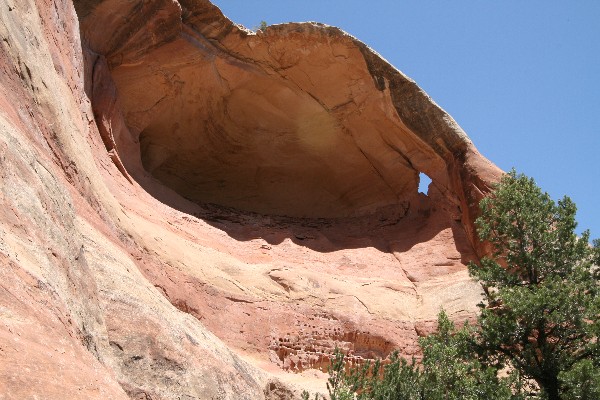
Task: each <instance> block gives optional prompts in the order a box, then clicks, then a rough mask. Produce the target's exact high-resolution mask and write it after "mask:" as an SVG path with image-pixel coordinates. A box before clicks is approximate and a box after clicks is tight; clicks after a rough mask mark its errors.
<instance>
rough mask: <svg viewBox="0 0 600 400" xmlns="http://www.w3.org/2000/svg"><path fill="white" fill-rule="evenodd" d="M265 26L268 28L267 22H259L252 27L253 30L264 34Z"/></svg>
mask: <svg viewBox="0 0 600 400" xmlns="http://www.w3.org/2000/svg"><path fill="white" fill-rule="evenodd" d="M267 26H269V24H267V21H260V24H259V25H258V26H255V27H254V30H255V31H263V32H264V31H266V30H267Z"/></svg>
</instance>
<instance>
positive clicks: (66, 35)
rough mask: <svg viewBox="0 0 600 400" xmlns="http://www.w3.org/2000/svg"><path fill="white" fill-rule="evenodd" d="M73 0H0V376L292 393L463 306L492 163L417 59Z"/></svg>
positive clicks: (191, 9)
mask: <svg viewBox="0 0 600 400" xmlns="http://www.w3.org/2000/svg"><path fill="white" fill-rule="evenodd" d="M74 3H75V4H74V5H73V4H72V3H71V2H70V1H68V0H8V2H7V3H4V4H2V5H0V19H1V24H0V36H1V39H2V41H0V74H1V77H2V80H1V81H0V149H1V151H0V205H1V207H0V265H1V266H2V268H1V269H0V274H1V275H2V277H1V279H2V280H1V282H2V285H1V286H0V316H1V317H2V318H1V319H0V393H1V394H6V395H5V397H6V398H10V399H12V398H14V399H21V398H30V397H34V396H37V397H39V398H48V399H64V398H99V399H100V398H101V399H109V398H114V399H121V398H123V399H124V398H150V399H175V398H199V399H204V398H219V399H259V398H265V399H288V398H294V397H298V394H299V392H300V390H301V388H303V387H309V388H311V389H314V390H324V389H323V388H324V386H323V384H324V378H325V376H326V375H325V374H323V373H321V372H318V371H317V370H318V369H319V368H321V369H322V368H323V367H324V366H326V365H327V364H328V362H329V359H330V355H331V352H332V351H333V349H334V348H335V347H339V348H342V349H344V351H346V352H348V354H349V355H350V359H351V360H352V362H354V363H360V362H362V360H364V359H366V358H373V357H386V356H387V355H388V354H389V353H390V352H391V351H393V350H394V349H399V350H400V351H401V353H402V354H403V355H405V356H411V355H417V356H418V348H417V345H416V340H417V338H418V336H419V335H424V334H426V333H427V332H429V331H431V330H432V329H433V325H434V323H433V321H434V320H435V318H436V314H437V312H438V311H439V309H440V307H444V308H445V309H446V310H447V311H448V312H449V313H450V315H451V316H452V317H453V318H455V319H458V320H462V319H467V318H472V317H473V315H474V313H475V312H476V307H475V304H476V303H477V301H478V298H479V292H480V288H479V287H478V286H477V285H476V284H475V283H473V282H472V281H471V280H470V279H469V277H468V273H467V271H466V267H465V263H466V262H468V261H469V260H472V259H475V258H476V257H477V252H479V253H481V251H482V249H481V248H480V245H479V244H478V243H477V242H476V241H474V234H473V225H472V222H473V220H474V218H475V216H476V215H477V202H478V200H479V199H480V198H481V197H482V196H483V195H484V194H485V193H486V192H488V191H489V188H490V185H491V184H492V183H493V182H495V181H496V180H497V179H498V177H499V175H500V171H499V170H498V169H497V168H496V167H495V166H493V165H492V164H491V163H490V162H489V161H487V160H486V159H485V158H483V157H482V156H481V155H480V154H479V153H478V152H477V150H476V149H475V147H474V146H473V144H472V143H471V142H470V140H469V139H468V137H467V136H466V135H465V134H464V132H463V131H462V130H461V129H460V127H459V126H458V125H457V124H456V123H455V122H454V120H452V118H451V117H450V116H448V115H447V114H446V113H445V112H444V111H443V110H441V109H440V108H439V107H438V106H437V105H436V104H435V103H433V101H432V100H431V99H429V97H428V96H427V95H426V94H425V93H424V92H423V91H422V90H421V89H419V88H418V87H417V86H416V84H415V83H414V82H413V81H411V80H410V79H409V78H407V77H405V76H404V75H403V74H402V73H400V72H399V71H397V70H396V69H394V68H393V67H392V66H390V65H389V64H388V63H387V62H386V61H385V60H383V59H381V58H380V57H379V56H378V55H377V54H376V53H374V52H373V51H372V50H371V49H369V48H368V47H366V46H365V45H364V44H362V43H361V42H359V41H358V40H357V39H355V38H353V37H351V36H349V35H347V34H346V33H344V32H342V31H340V30H339V29H337V28H333V27H328V26H323V25H319V24H286V25H277V26H271V27H269V28H268V29H267V30H266V31H265V32H258V33H253V32H249V31H247V30H245V29H242V28H240V27H238V26H236V25H234V24H233V23H232V22H230V21H229V20H227V19H226V18H225V17H224V16H223V15H222V14H221V13H220V11H219V10H218V9H217V8H216V7H214V6H213V5H211V4H210V3H209V2H208V1H204V0H195V1H192V0H180V1H175V0H155V1H141V0H133V1H127V2H125V1H121V0H78V1H75V2H74ZM75 9H76V10H77V14H78V15H79V20H78V18H77V14H76V13H75ZM124 21H125V22H124ZM420 172H423V173H426V174H427V175H428V176H430V177H431V178H432V184H431V185H430V188H429V191H428V194H427V195H424V194H419V193H417V187H418V180H419V173H420ZM475 249H477V250H475ZM186 396H187V397H186Z"/></svg>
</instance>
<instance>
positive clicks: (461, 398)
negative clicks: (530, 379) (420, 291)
mask: <svg viewBox="0 0 600 400" xmlns="http://www.w3.org/2000/svg"><path fill="white" fill-rule="evenodd" d="M472 335H473V331H472V329H471V328H469V327H468V326H465V327H463V328H462V329H459V330H457V329H456V328H455V327H454V324H453V323H452V322H451V321H450V319H449V318H448V316H447V315H446V314H445V313H444V312H443V311H442V312H441V313H440V314H439V316H438V332H437V333H435V334H433V335H430V336H428V337H427V338H423V339H422V340H421V341H420V344H421V347H422V348H423V360H422V363H421V366H420V367H419V365H418V364H417V363H416V361H415V360H414V359H413V360H412V361H411V362H410V363H409V362H407V361H406V360H405V359H403V358H401V357H399V356H398V354H397V353H394V354H392V355H391V356H390V360H389V363H388V364H386V365H384V364H383V363H382V362H381V361H380V360H378V361H375V362H374V363H370V362H366V363H365V365H363V366H362V367H357V368H354V369H351V370H349V371H345V370H344V356H343V354H342V353H340V352H336V355H335V358H334V360H333V361H332V365H331V369H330V372H329V374H330V378H329V383H328V386H327V388H328V390H329V397H330V399H331V400H350V399H354V398H355V397H354V393H356V394H357V395H356V399H357V400H422V399H428V400H470V399H473V400H495V399H498V400H505V399H511V398H514V399H517V398H518V397H516V396H515V397H512V396H511V390H510V382H509V380H508V379H498V378H497V376H496V371H495V370H494V369H492V368H489V367H485V366H483V365H482V364H480V363H479V361H478V360H477V357H476V355H475V353H474V350H473V349H474V347H473V341H472V337H473V336H472Z"/></svg>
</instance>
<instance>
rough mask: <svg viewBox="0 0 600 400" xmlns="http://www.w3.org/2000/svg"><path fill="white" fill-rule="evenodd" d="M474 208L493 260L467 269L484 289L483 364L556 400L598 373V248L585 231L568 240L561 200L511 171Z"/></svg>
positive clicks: (571, 221) (567, 207)
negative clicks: (514, 376)
mask: <svg viewBox="0 0 600 400" xmlns="http://www.w3.org/2000/svg"><path fill="white" fill-rule="evenodd" d="M480 207H481V212H482V214H481V217H480V218H478V219H477V221H476V225H477V227H478V232H479V236H480V238H481V239H482V240H484V241H488V242H489V243H490V244H491V245H492V248H493V254H492V258H484V259H482V260H481V264H480V265H479V266H477V265H474V264H471V265H470V267H469V270H470V272H471V274H472V275H473V276H475V277H476V278H477V279H479V280H480V281H481V283H482V284H483V286H484V288H486V291H485V300H484V302H483V303H482V304H481V305H480V306H481V307H482V312H481V315H480V317H479V325H480V326H479V337H480V340H479V344H478V345H479V346H478V347H479V352H480V355H481V357H482V361H483V362H485V363H487V364H488V365H491V366H493V367H495V368H496V369H500V368H503V367H505V366H508V367H509V368H510V369H513V370H515V371H518V372H519V373H520V374H521V375H522V376H523V377H525V378H529V379H533V380H534V381H535V382H537V385H538V386H539V388H540V389H541V390H542V395H543V396H545V397H546V398H548V399H550V400H554V399H559V398H560V393H563V392H566V391H567V389H568V386H569V385H571V386H572V383H568V382H572V380H573V379H575V380H577V379H584V377H586V376H591V375H590V374H588V373H587V372H586V371H588V370H589V369H590V368H591V369H592V370H596V369H597V368H598V367H599V366H600V344H599V343H598V340H597V338H598V336H599V333H600V323H599V316H600V296H599V289H600V286H599V279H598V278H599V272H598V269H597V268H596V267H594V263H595V262H597V261H598V247H597V246H596V247H591V246H590V245H589V232H584V233H583V235H582V236H581V237H577V235H576V234H575V228H576V225H577V224H576V222H575V211H576V207H575V204H574V203H573V202H572V201H571V200H570V199H569V198H568V197H565V198H563V199H562V200H560V201H559V202H558V203H555V202H554V201H553V200H552V199H551V198H550V196H548V194H547V193H542V191H541V189H540V188H539V187H538V186H537V185H536V184H535V182H534V181H533V179H530V178H527V177H526V176H524V175H518V174H517V173H516V172H515V171H514V170H513V171H511V172H510V173H509V174H507V175H506V176H505V177H504V178H503V179H502V181H501V182H500V184H499V185H498V186H497V188H496V190H495V191H494V192H493V194H492V195H491V196H490V197H488V198H486V199H484V200H482V201H481V203H480ZM584 360H588V361H586V363H584V364H580V362H582V361H584ZM584 367H585V368H587V369H585V368H584ZM582 368H583V369H582ZM578 371H579V372H578ZM584 372H585V373H584ZM561 373H562V374H563V375H562V378H561V377H560V374H561ZM586 374H587V375H586ZM596 376H597V375H596ZM585 379H587V378H585ZM592 386H593V385H592ZM586 390H587V389H586ZM590 390H595V389H590Z"/></svg>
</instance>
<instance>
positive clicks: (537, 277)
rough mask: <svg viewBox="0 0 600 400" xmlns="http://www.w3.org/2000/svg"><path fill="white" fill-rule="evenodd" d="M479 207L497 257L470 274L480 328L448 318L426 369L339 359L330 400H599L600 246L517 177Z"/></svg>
mask: <svg viewBox="0 0 600 400" xmlns="http://www.w3.org/2000/svg"><path fill="white" fill-rule="evenodd" d="M480 208H481V216H480V217H479V218H478V219H477V221H476V226H477V229H478V234H479V238H480V239H481V240H482V241H484V242H486V243H488V245H489V247H490V256H489V257H486V258H483V259H482V260H480V262H479V263H478V264H474V263H472V264H471V265H470V266H469V272H470V274H471V276H472V277H473V278H474V279H476V280H478V281H479V282H480V283H481V284H482V287H483V289H484V293H483V301H482V302H481V304H479V306H480V308H481V312H480V314H479V316H478V319H477V323H476V324H472V325H469V324H465V325H464V326H463V327H460V328H457V327H455V326H454V324H453V323H452V321H451V320H450V319H449V318H448V316H447V315H446V313H445V312H444V311H443V310H442V311H441V312H440V314H439V316H438V328H437V332H435V333H434V334H432V335H430V336H428V337H424V338H421V340H420V342H419V344H420V346H421V350H422V360H421V361H420V362H419V363H418V362H416V360H414V359H413V360H411V361H407V360H405V359H402V358H401V357H399V356H398V355H397V354H394V355H392V356H391V357H390V359H389V360H386V361H385V362H383V361H381V360H379V361H376V362H374V363H369V362H367V363H365V364H364V365H362V366H360V367H355V368H347V367H346V366H345V364H344V354H342V353H341V352H337V353H336V356H335V358H334V359H333V361H332V363H331V366H330V369H329V382H328V385H327V387H328V391H329V398H330V400H349V399H362V400H380V399H381V400H383V399H388V400H391V399H396V400H401V399H406V400H413V399H415V400H416V399H435V400H437V399H444V400H446V399H447V400H450V399H457V400H458V399H482V400H483V399H499V400H500V399H547V400H558V399H588V400H593V399H599V398H600V343H599V342H598V337H599V334H600V318H599V317H600V294H599V292H600V270H599V268H598V265H599V264H600V262H599V261H600V243H599V242H598V240H596V241H594V245H590V234H589V232H588V231H585V232H583V233H582V234H581V235H580V236H578V235H577V234H576V233H575V229H576V226H577V223H576V221H575V212H576V206H575V204H574V203H573V202H572V201H571V200H570V199H569V198H568V197H564V198H563V199H561V200H559V201H558V202H555V201H553V200H552V199H551V198H550V196H549V195H548V194H547V193H544V192H542V190H541V189H540V188H539V187H538V186H537V185H536V183H535V181H534V180H533V179H531V178H528V177H526V176H524V175H522V174H517V173H516V172H515V171H514V170H513V171H511V172H510V173H508V174H506V175H505V176H504V177H503V179H502V180H501V182H500V183H499V184H498V185H497V186H496V188H495V190H494V191H493V193H492V194H491V195H490V196H488V197H487V198H485V199H483V200H482V201H481V203H480ZM303 396H304V398H305V399H308V398H309V394H308V393H306V392H305V393H304V394H303ZM318 398H319V396H318V395H317V396H315V399H318Z"/></svg>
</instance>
